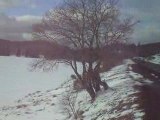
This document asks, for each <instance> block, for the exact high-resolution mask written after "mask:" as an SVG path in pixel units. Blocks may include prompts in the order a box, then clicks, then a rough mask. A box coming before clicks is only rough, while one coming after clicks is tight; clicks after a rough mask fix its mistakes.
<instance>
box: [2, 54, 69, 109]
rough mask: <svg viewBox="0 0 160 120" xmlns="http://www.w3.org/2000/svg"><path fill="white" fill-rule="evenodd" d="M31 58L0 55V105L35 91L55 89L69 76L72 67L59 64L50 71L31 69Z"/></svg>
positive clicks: (10, 102)
mask: <svg viewBox="0 0 160 120" xmlns="http://www.w3.org/2000/svg"><path fill="white" fill-rule="evenodd" d="M32 62H33V59H31V58H23V57H20V58H18V57H15V56H11V57H4V56H0V106H2V105H5V104H12V103H13V101H14V100H16V99H17V98H20V97H22V96H25V95H26V94H28V93H33V92H35V91H45V90H48V89H55V88H56V87H58V86H59V85H60V84H61V83H63V82H64V81H65V80H67V79H69V78H70V75H71V74H72V69H70V68H69V67H67V66H65V65H59V67H58V68H57V69H54V70H53V71H50V72H43V71H42V70H39V71H37V70H36V71H33V72H32V71H31V66H30V64H31V63H32Z"/></svg>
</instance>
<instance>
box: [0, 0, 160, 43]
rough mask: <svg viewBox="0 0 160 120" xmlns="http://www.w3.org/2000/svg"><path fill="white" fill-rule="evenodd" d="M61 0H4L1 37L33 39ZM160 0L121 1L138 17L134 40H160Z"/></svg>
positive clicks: (124, 8) (0, 13)
mask: <svg viewBox="0 0 160 120" xmlns="http://www.w3.org/2000/svg"><path fill="white" fill-rule="evenodd" d="M60 1H61V0H0V38H1V39H9V40H26V39H31V35H30V33H31V32H32V25H33V24H35V23H37V22H40V21H41V18H42V16H43V15H44V13H45V12H46V11H47V10H49V9H51V8H54V7H55V6H56V5H58V4H59V2H60ZM159 5H160V0H120V3H119V6H120V8H121V11H122V13H123V14H125V15H128V16H134V18H135V19H136V20H140V21H141V22H140V23H139V24H137V25H136V27H135V32H134V34H133V37H132V41H134V42H136V43H138V42H140V43H148V42H160V22H159V21H160V14H159V12H160V7H159Z"/></svg>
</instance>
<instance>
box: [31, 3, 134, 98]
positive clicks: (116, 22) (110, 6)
mask: <svg viewBox="0 0 160 120" xmlns="http://www.w3.org/2000/svg"><path fill="white" fill-rule="evenodd" d="M117 3H118V0H65V1H64V4H63V5H62V6H59V7H57V8H56V9H53V10H50V11H48V12H47V13H46V15H45V16H44V18H43V21H42V23H41V24H40V25H37V26H35V27H34V30H35V33H36V34H35V36H36V37H38V39H43V40H49V41H53V42H55V43H57V44H61V45H65V46H68V47H69V48H70V49H72V50H73V51H79V52H78V53H79V56H80V57H79V59H78V60H77V58H76V57H75V55H74V54H69V56H70V59H62V60H60V61H61V62H63V63H67V65H69V66H71V67H72V69H73V71H74V72H75V74H76V76H77V77H78V79H79V80H81V81H82V83H83V86H84V88H85V89H86V90H87V92H88V93H89V95H90V96H91V98H92V99H93V100H94V99H95V96H96V92H98V91H99V90H100V85H102V86H103V87H104V89H107V88H108V85H107V84H106V82H102V81H101V78H100V75H99V73H100V69H101V65H102V60H103V54H102V53H103V49H104V48H105V47H106V46H107V45H111V44H115V43H126V41H127V40H128V39H129V37H130V34H131V33H132V30H133V26H134V25H135V24H136V22H134V21H133V19H132V18H124V19H123V17H121V16H120V11H119V9H118V7H117ZM77 62H79V63H81V65H82V68H83V72H82V73H79V71H78V69H77ZM56 63H59V62H58V61H56Z"/></svg>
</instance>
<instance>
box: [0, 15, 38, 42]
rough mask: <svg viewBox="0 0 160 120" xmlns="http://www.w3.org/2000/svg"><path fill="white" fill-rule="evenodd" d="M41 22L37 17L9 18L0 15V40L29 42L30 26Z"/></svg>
mask: <svg viewBox="0 0 160 120" xmlns="http://www.w3.org/2000/svg"><path fill="white" fill-rule="evenodd" d="M40 21H41V17H39V16H31V15H27V16H18V17H9V16H7V15H5V14H0V39H7V40H30V39H31V34H32V26H33V25H34V24H36V23H39V22H40Z"/></svg>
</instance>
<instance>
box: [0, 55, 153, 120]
mask: <svg viewBox="0 0 160 120" xmlns="http://www.w3.org/2000/svg"><path fill="white" fill-rule="evenodd" d="M10 59H12V63H10V62H9V61H10ZM0 61H1V63H3V64H1V68H3V69H2V70H1V71H3V72H4V73H5V72H6V73H5V74H6V76H7V77H6V78H5V77H3V78H2V77H1V80H3V79H6V84H4V85H1V86H5V87H7V88H4V87H1V89H2V88H3V89H2V90H3V91H2V90H1V94H0V95H1V96H0V97H1V98H2V100H4V98H5V99H7V97H6V96H9V98H15V97H16V98H17V100H16V101H14V102H13V103H12V104H11V105H3V106H2V105H1V106H2V107H0V120H72V119H73V118H74V117H73V115H70V116H68V114H67V112H65V111H64V105H62V99H63V96H64V95H65V94H67V90H68V89H70V88H73V87H72V86H73V80H72V79H71V78H70V77H69V76H70V75H71V74H73V73H72V71H71V69H70V68H67V67H66V66H64V65H60V66H59V68H58V69H57V71H52V72H49V73H43V72H42V71H34V72H31V71H29V70H28V69H27V68H28V67H27V66H28V64H29V63H30V62H31V59H28V58H27V59H26V58H16V57H1V59H0ZM7 61H8V64H9V65H7V66H10V67H13V68H14V69H10V68H8V69H6V68H5V63H6V62H7ZM24 63H25V64H24ZM131 64H134V63H133V62H132V61H131V60H125V61H124V62H123V64H121V65H119V66H116V67H114V68H112V69H111V70H109V71H108V72H104V73H102V74H101V77H102V79H104V80H105V81H106V82H107V83H108V85H109V87H110V88H109V89H108V90H106V91H101V92H99V93H98V95H97V98H96V100H95V101H94V102H93V103H91V101H90V97H89V95H88V94H87V93H86V92H85V91H83V90H82V91H79V92H78V93H77V92H73V95H75V96H76V100H75V101H76V102H75V106H74V107H75V110H76V111H80V118H81V119H82V120H124V119H125V120H143V117H144V115H145V113H144V110H143V108H142V102H143V100H142V99H141V98H140V95H139V94H140V89H139V88H140V87H141V85H143V84H144V83H145V82H146V80H145V81H144V78H143V77H142V76H141V75H139V74H137V73H134V72H132V69H131V67H130V65H131ZM5 70H6V71H5ZM9 70H10V71H9ZM11 73H13V74H12V76H11V75H10V74H11ZM7 74H8V75H7ZM1 76H2V73H1ZM17 76H18V77H17ZM17 78H18V79H19V80H18V79H17ZM69 78H70V79H69ZM12 80H13V81H12ZM7 82H8V84H7ZM10 82H13V83H12V84H11V83H10ZM14 82H16V83H15V84H14ZM4 83H5V82H4ZM149 83H150V82H148V83H145V84H149ZM27 85H28V86H29V87H28V86H27ZM17 86H18V87H17ZM20 86H21V87H22V88H21V87H20ZM25 86H26V87H25ZM14 87H15V88H14ZM23 87H24V88H23ZM11 88H12V89H14V90H15V92H11V91H12V89H11ZM5 90H8V91H5ZM18 91H20V92H18ZM33 91H34V92H33ZM73 91H74V90H73ZM7 92H10V94H9V93H7ZM14 94H15V96H14ZM18 94H20V95H18ZM12 96H14V97H12ZM21 96H23V97H21ZM9 98H8V99H9ZM18 98H20V99H18ZM11 100H13V99H11ZM11 100H10V101H11Z"/></svg>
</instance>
